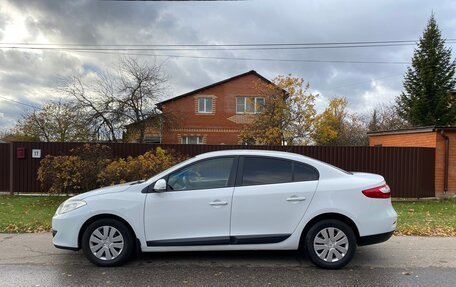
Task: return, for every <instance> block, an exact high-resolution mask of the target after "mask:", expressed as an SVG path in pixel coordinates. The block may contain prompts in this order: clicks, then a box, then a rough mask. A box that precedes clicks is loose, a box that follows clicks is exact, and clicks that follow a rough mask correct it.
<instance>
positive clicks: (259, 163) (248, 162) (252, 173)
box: [241, 157, 293, 185]
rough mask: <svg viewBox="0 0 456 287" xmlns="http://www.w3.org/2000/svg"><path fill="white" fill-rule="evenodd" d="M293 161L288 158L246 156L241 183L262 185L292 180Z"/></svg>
mask: <svg viewBox="0 0 456 287" xmlns="http://www.w3.org/2000/svg"><path fill="white" fill-rule="evenodd" d="M292 180H293V170H292V163H291V161H288V160H281V159H274V158H262V157H245V158H244V168H243V176H242V182H241V185H260V184H274V183H284V182H291V181H292Z"/></svg>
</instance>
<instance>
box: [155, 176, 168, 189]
mask: <svg viewBox="0 0 456 287" xmlns="http://www.w3.org/2000/svg"><path fill="white" fill-rule="evenodd" d="M165 190H166V180H165V179H164V178H162V179H159V180H157V181H156V182H155V184H154V191H155V192H162V191H165Z"/></svg>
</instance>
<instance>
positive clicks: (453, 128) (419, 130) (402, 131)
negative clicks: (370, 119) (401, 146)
mask: <svg viewBox="0 0 456 287" xmlns="http://www.w3.org/2000/svg"><path fill="white" fill-rule="evenodd" d="M439 130H444V131H456V126H425V127H413V128H407V129H397V130H388V131H375V132H368V133H367V134H368V135H370V136H381V135H393V134H415V133H428V132H435V131H439Z"/></svg>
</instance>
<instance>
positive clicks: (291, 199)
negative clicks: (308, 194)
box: [287, 195, 306, 201]
mask: <svg viewBox="0 0 456 287" xmlns="http://www.w3.org/2000/svg"><path fill="white" fill-rule="evenodd" d="M304 200H306V198H305V197H304V196H301V197H300V196H296V195H293V196H290V197H289V198H287V201H304Z"/></svg>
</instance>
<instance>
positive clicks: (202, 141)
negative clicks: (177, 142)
mask: <svg viewBox="0 0 456 287" xmlns="http://www.w3.org/2000/svg"><path fill="white" fill-rule="evenodd" d="M192 137H193V138H197V139H196V144H204V137H203V136H181V144H191V143H188V138H192ZM184 138H186V139H187V140H186V142H184ZM200 138H201V142H200V141H199V139H200Z"/></svg>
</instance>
